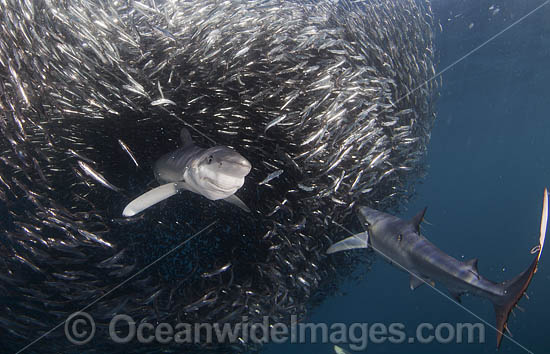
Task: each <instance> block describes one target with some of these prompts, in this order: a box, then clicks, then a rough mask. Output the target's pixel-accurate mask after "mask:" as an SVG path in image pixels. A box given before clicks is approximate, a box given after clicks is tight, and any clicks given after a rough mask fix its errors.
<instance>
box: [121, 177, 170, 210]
mask: <svg viewBox="0 0 550 354" xmlns="http://www.w3.org/2000/svg"><path fill="white" fill-rule="evenodd" d="M178 191H179V188H178V186H177V184H176V183H167V184H163V185H162V186H160V187H157V188H153V189H151V190H150V191H148V192H147V193H144V194H142V195H140V196H139V197H137V198H136V199H134V200H132V201H131V202H130V204H128V205H126V208H124V211H122V215H123V216H134V215H136V214H137V213H139V212H141V211H143V210H145V209H147V208H149V207H150V206H152V205H155V204H157V203H158V202H160V201H163V200H165V199H167V198H170V197H171V196H173V195H175V194H177V193H178Z"/></svg>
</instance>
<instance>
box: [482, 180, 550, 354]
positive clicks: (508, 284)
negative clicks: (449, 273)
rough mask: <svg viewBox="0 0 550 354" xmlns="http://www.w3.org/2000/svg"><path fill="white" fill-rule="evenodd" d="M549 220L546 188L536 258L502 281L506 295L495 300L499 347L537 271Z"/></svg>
mask: <svg viewBox="0 0 550 354" xmlns="http://www.w3.org/2000/svg"><path fill="white" fill-rule="evenodd" d="M547 222H548V190H547V189H546V188H545V189H544V196H543V202H542V218H541V221H540V238H539V244H538V245H537V246H535V247H534V248H533V249H532V250H531V253H533V254H536V257H535V259H533V262H531V265H530V266H529V268H527V269H526V270H525V271H524V272H523V273H521V274H520V275H518V276H517V277H515V278H514V279H512V280H508V281H505V282H503V283H501V285H502V287H503V288H504V295H503V296H502V297H500V298H497V299H494V300H493V305H494V306H495V314H496V318H497V322H496V325H497V330H498V331H497V349H498V347H500V342H501V341H502V336H503V334H504V333H503V332H504V330H506V329H507V323H508V316H510V312H511V311H512V310H513V309H514V307H515V306H516V304H517V303H518V301H519V300H520V299H521V298H522V297H523V295H525V292H526V291H527V288H528V287H529V283H531V279H532V278H533V274H535V272H536V271H537V265H538V263H539V259H540V256H541V254H542V248H543V247H544V240H545V238H546V225H547Z"/></svg>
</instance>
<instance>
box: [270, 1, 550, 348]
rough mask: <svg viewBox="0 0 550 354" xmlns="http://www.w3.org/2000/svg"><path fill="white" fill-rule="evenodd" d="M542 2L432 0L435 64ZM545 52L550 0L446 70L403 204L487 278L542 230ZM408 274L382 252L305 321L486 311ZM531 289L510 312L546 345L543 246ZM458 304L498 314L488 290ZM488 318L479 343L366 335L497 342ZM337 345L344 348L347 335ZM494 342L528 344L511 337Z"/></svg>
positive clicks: (549, 138)
mask: <svg viewBox="0 0 550 354" xmlns="http://www.w3.org/2000/svg"><path fill="white" fill-rule="evenodd" d="M543 3H544V2H543V1H540V0H536V1H535V0H529V1H525V0H515V1H498V2H496V1H493V2H486V1H477V0H475V1H474V0H472V1H469V0H468V1H451V2H450V1H441V0H438V1H435V2H434V3H433V6H434V10H435V12H436V14H437V17H438V19H439V20H440V22H441V24H442V26H443V32H442V33H439V34H438V40H437V42H438V48H439V59H440V64H439V66H438V70H437V71H441V70H443V69H445V68H446V67H447V66H449V65H451V64H452V63H453V62H455V61H456V60H458V59H459V58H461V57H463V56H464V55H465V54H467V53H468V52H470V51H471V50H473V49H474V48H476V47H477V46H479V45H480V44H482V43H483V42H485V41H486V40H488V39H489V38H490V37H491V36H493V35H495V34H497V33H498V32H500V31H501V30H503V29H505V28H506V27H508V26H510V25H511V24H512V23H513V22H514V21H516V20H518V19H519V18H520V17H521V16H523V15H525V14H527V13H528V12H530V11H531V10H533V9H535V8H536V7H537V6H539V5H541V4H543ZM492 5H494V7H493V8H492V9H489V8H490V7H491V6H492ZM496 9H498V11H497V10H496ZM472 23H473V27H471V24H472ZM470 27H471V28H470ZM549 59H550V5H546V6H544V7H543V8H541V9H540V10H539V11H537V12H536V13H534V14H533V15H531V16H529V17H528V18H526V19H525V20H524V21H522V22H521V23H519V24H517V25H515V26H514V27H512V28H511V29H509V30H508V31H506V32H505V33H503V34H502V35H500V36H499V37H498V38H496V39H495V40H494V41H492V42H490V43H489V44H487V45H485V46H484V47H483V48H481V49H480V50H478V51H477V52H475V53H474V54H472V55H470V56H469V57H467V58H465V59H464V60H463V61H461V62H460V63H458V64H457V65H456V66H454V67H453V68H452V69H450V70H449V71H447V72H445V74H444V75H443V88H442V91H441V97H440V98H439V100H438V104H437V113H438V114H437V121H436V124H435V127H434V130H433V132H432V140H431V143H430V147H429V156H428V160H429V164H430V168H429V170H428V175H427V177H426V178H425V179H424V180H423V181H422V182H421V184H419V186H418V196H417V197H416V198H415V199H414V200H413V201H412V202H411V203H409V204H408V205H407V209H408V211H406V212H404V213H403V214H402V215H401V216H403V217H410V216H412V215H414V214H415V213H416V212H417V211H418V210H420V209H421V208H422V207H424V206H428V212H427V221H428V222H429V224H428V223H426V224H424V226H423V234H424V235H425V236H426V237H428V238H429V239H430V240H432V241H433V242H434V243H435V244H436V245H437V246H439V247H440V248H442V249H443V250H445V251H447V252H448V253H449V254H451V255H453V256H454V257H457V258H459V259H460V258H462V257H464V259H465V260H466V259H470V258H474V257H478V258H479V271H480V273H481V274H483V275H484V276H486V277H487V278H489V279H491V280H494V281H503V280H505V279H510V278H512V277H514V276H515V275H516V274H518V273H520V272H521V271H523V270H524V269H525V268H526V267H527V266H528V264H529V263H530V261H531V260H532V256H531V255H530V252H529V251H530V249H531V247H533V246H534V245H535V244H536V243H537V240H538V230H539V223H540V215H541V206H542V195H543V189H544V187H545V186H550V157H549V153H550V148H549V147H550V113H549V112H550V86H549V85H550V65H549V64H550V60H549ZM355 252H361V251H355ZM408 282H409V277H408V275H407V274H405V273H403V272H399V271H397V270H396V268H394V267H392V266H390V265H388V264H386V263H385V262H383V261H382V260H381V259H379V258H377V259H376V262H375V264H374V266H373V268H372V270H371V271H370V272H368V273H367V278H366V279H364V280H363V281H361V282H360V283H359V284H357V283H350V284H346V285H345V286H344V288H343V289H342V292H343V294H342V295H341V296H338V297H335V298H332V299H330V300H328V301H326V302H325V303H324V304H323V305H322V306H321V307H319V308H317V309H316V310H315V311H314V313H313V314H312V315H311V316H310V318H309V321H310V322H314V323H328V324H331V323H335V322H343V323H347V324H350V323H353V322H359V323H369V324H373V323H377V322H379V323H382V324H385V325H387V326H389V325H390V324H391V323H393V322H398V323H403V324H404V325H405V326H406V329H405V331H406V333H407V336H414V333H415V331H416V327H417V325H418V324H420V323H423V322H427V323H431V324H433V325H434V326H437V325H438V324H440V323H450V324H452V325H455V324H457V323H479V322H481V321H480V320H479V319H477V318H476V317H474V316H473V315H472V314H469V313H468V312H466V311H465V310H463V309H461V308H460V307H458V306H457V305H455V304H454V303H452V302H451V301H450V300H449V299H446V298H445V297H443V296H441V295H440V294H438V293H437V292H435V291H434V290H433V289H430V288H429V287H427V286H425V285H424V286H422V287H420V288H418V289H416V290H415V291H414V292H412V291H410V290H409V283H408ZM440 289H441V290H443V291H444V292H445V294H447V293H446V291H445V289H443V288H441V287H440ZM527 293H528V295H529V297H530V300H526V299H523V300H522V301H521V302H520V305H521V306H522V307H523V308H524V309H525V312H522V311H517V310H516V311H515V312H516V316H515V317H514V316H511V317H510V322H509V327H510V330H511V332H512V334H513V338H514V339H515V340H516V341H517V342H518V343H520V344H521V345H523V346H525V347H526V348H527V349H529V350H530V351H532V352H534V353H548V352H549V351H550V335H549V333H550V323H549V321H548V317H549V315H550V305H549V303H548V301H549V299H550V256H549V255H548V250H547V251H546V254H543V255H542V259H541V263H540V265H539V271H538V272H537V273H536V274H535V277H534V278H533V282H532V283H531V286H530V288H529V290H528V292H527ZM463 304H464V306H465V307H466V308H468V309H469V310H471V311H472V312H473V313H475V314H476V315H478V316H479V317H481V318H482V319H483V320H485V321H487V322H488V324H490V325H491V326H493V325H494V322H495V319H494V311H493V308H492V306H491V304H490V303H489V302H488V301H486V300H483V299H480V298H476V297H471V296H466V297H463ZM484 326H485V343H481V344H480V343H478V342H476V343H473V344H465V343H456V341H451V342H450V343H447V344H438V343H431V344H418V343H413V344H409V343H406V344H392V343H387V342H386V343H381V344H374V343H369V344H368V345H367V348H366V350H365V351H366V352H369V353H442V352H445V353H465V352H467V353H470V354H473V353H493V352H495V337H496V333H495V331H494V330H493V329H492V328H491V327H490V326H489V325H484ZM341 346H342V347H343V348H345V349H348V345H346V344H342V345H341ZM333 352H334V351H333V348H332V345H331V344H304V345H300V344H281V345H274V344H271V345H269V346H268V347H267V350H266V353H269V354H271V353H333ZM499 352H501V353H524V352H525V353H526V351H525V350H524V349H522V348H521V347H519V346H518V345H516V344H514V343H512V342H510V341H509V340H507V339H504V340H503V342H502V345H501V349H500V351H499Z"/></svg>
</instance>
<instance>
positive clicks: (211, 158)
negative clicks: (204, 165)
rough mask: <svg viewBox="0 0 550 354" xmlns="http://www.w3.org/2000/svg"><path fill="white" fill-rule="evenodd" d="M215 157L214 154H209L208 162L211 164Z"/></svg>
mask: <svg viewBox="0 0 550 354" xmlns="http://www.w3.org/2000/svg"><path fill="white" fill-rule="evenodd" d="M213 159H214V157H213V156H212V155H210V156H208V164H209V165H210V164H211V163H212V160H213Z"/></svg>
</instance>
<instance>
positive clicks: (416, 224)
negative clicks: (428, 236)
mask: <svg viewBox="0 0 550 354" xmlns="http://www.w3.org/2000/svg"><path fill="white" fill-rule="evenodd" d="M426 209H428V207H425V208H424V209H422V210H421V211H420V212H419V213H418V214H416V215H415V216H413V218H412V219H411V224H412V225H413V226H414V229H415V230H416V233H418V234H420V223H422V220H424V214H426Z"/></svg>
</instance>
